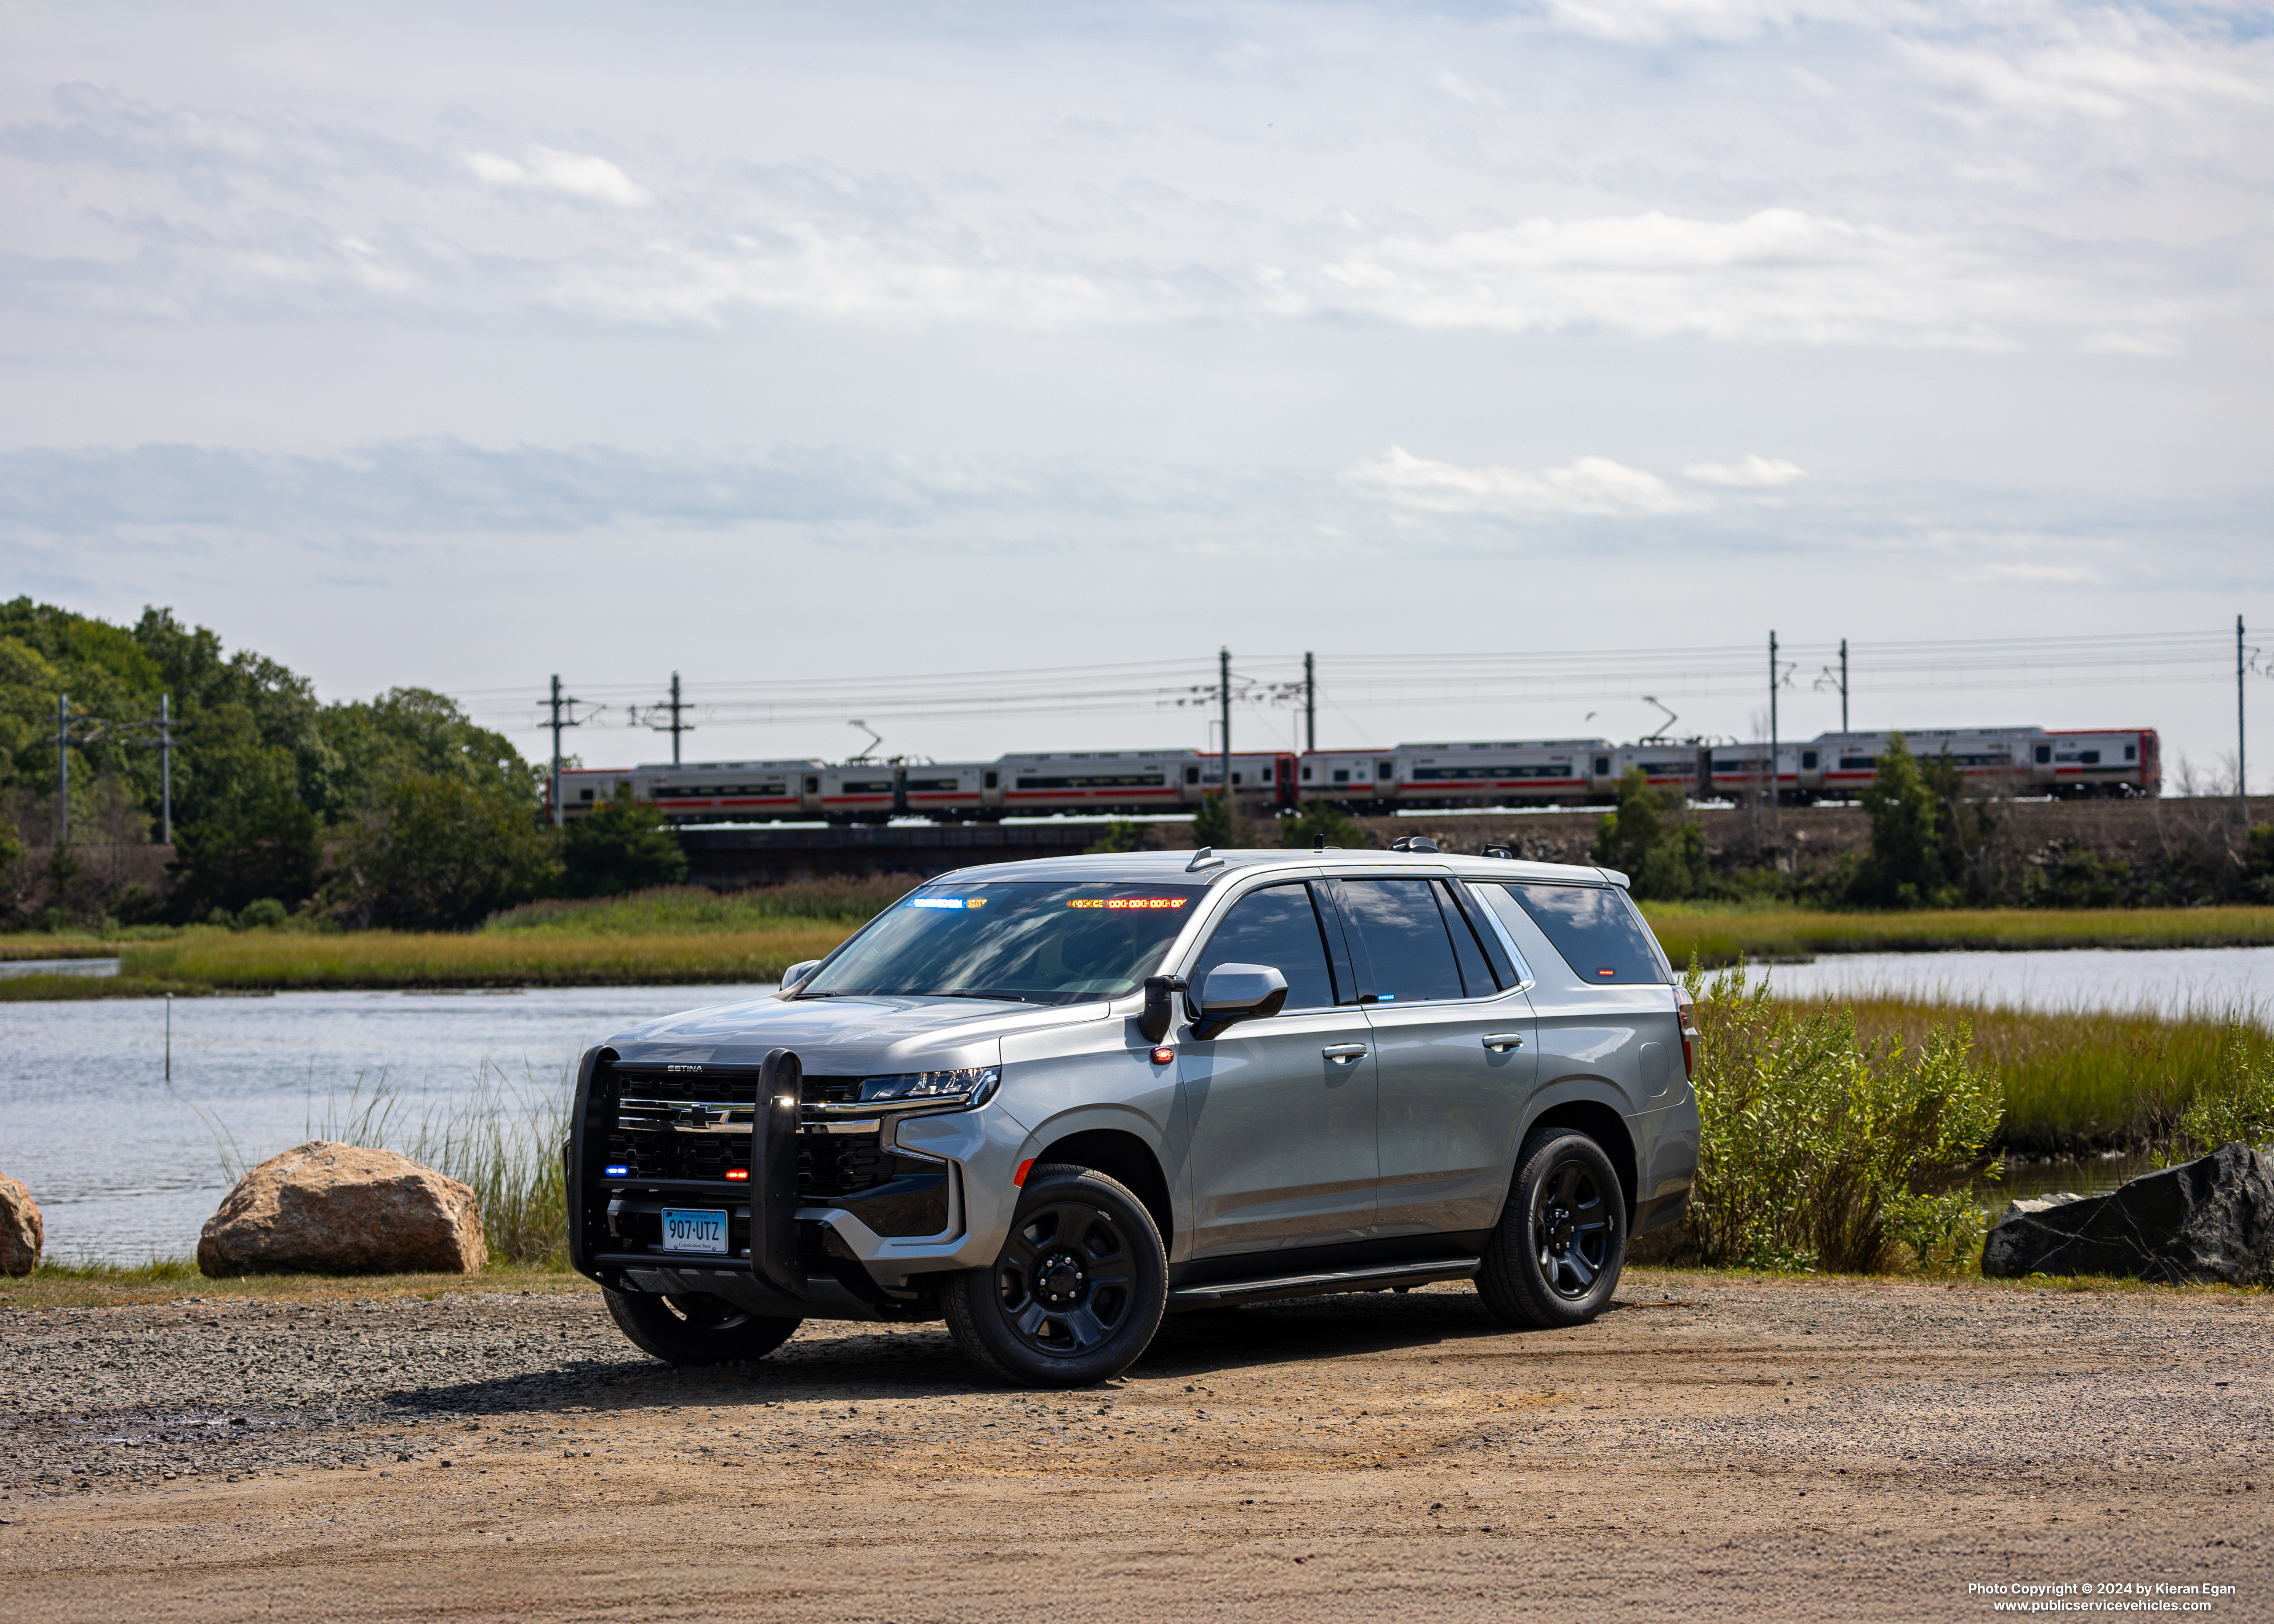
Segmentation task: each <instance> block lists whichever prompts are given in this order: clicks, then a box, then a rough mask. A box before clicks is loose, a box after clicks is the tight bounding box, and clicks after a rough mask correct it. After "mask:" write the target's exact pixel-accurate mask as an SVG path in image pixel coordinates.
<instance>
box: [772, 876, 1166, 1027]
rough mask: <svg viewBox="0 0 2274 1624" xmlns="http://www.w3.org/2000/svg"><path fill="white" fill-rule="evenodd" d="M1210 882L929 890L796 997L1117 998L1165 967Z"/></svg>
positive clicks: (890, 913)
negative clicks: (1165, 953) (1163, 960)
mask: <svg viewBox="0 0 2274 1624" xmlns="http://www.w3.org/2000/svg"><path fill="white" fill-rule="evenodd" d="M1204 889H1205V888H1204V887H1202V886H1198V885H1117V884H1100V883H1095V882H1093V883H1088V884H1058V885H1052V884H1047V883H1037V882H1035V881H1020V880H1013V881H1005V882H1001V883H995V884H981V885H956V884H940V885H927V886H925V887H923V888H922V890H920V891H915V893H914V894H912V895H910V896H907V897H903V898H901V899H900V901H899V902H897V903H895V904H894V905H893V906H892V907H891V908H889V909H887V910H886V911H885V913H884V914H881V915H879V916H878V918H877V921H876V922H875V923H874V924H872V925H870V927H869V929H867V930H865V931H863V932H862V934H861V936H859V937H858V938H857V939H855V941H853V942H852V943H850V944H847V947H846V949H845V951H843V952H841V953H840V954H839V955H838V956H837V957H836V958H835V959H832V960H831V961H830V962H829V963H828V964H827V965H826V966H824V967H823V969H822V970H821V971H820V972H819V973H818V974H816V975H815V976H814V977H813V978H812V979H811V980H810V981H808V982H807V983H806V984H805V987H804V989H802V991H801V992H799V994H798V995H797V996H800V997H802V998H825V997H831V996H837V997H843V996H849V995H853V994H856V993H898V994H902V995H912V996H926V995H928V996H936V997H947V996H955V997H966V998H1008V999H1013V1000H1016V1001H1018V1002H1020V1003H1023V1004H1077V1003H1080V1002H1081V1001H1082V1000H1083V999H1086V998H1118V997H1120V996H1123V995H1124V994H1126V993H1130V992H1134V991H1135V990H1136V989H1137V986H1138V983H1140V982H1141V981H1143V980H1144V979H1145V978H1146V977H1147V976H1148V975H1150V974H1152V973H1153V971H1154V969H1155V968H1156V966H1158V965H1159V964H1160V962H1161V955H1162V953H1163V951H1166V949H1167V948H1168V945H1169V944H1170V943H1171V942H1172V941H1174V940H1175V939H1176V935H1177V932H1178V929H1180V928H1181V927H1182V926H1183V924H1184V922H1185V921H1186V919H1188V918H1190V917H1191V914H1192V908H1193V903H1194V902H1195V901H1196V900H1197V899H1198V898H1200V896H1201V893H1202V891H1204Z"/></svg>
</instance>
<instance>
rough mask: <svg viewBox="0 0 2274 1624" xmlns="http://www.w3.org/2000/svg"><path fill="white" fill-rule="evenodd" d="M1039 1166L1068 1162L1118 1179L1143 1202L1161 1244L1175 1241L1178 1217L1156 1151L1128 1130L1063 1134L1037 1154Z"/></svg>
mask: <svg viewBox="0 0 2274 1624" xmlns="http://www.w3.org/2000/svg"><path fill="white" fill-rule="evenodd" d="M1035 1161H1036V1162H1065V1163H1067V1164H1070V1165H1072V1166H1074V1167H1083V1168H1088V1169H1090V1170H1091V1171H1092V1172H1094V1173H1103V1174H1104V1175H1105V1176H1106V1177H1108V1178H1111V1179H1117V1180H1118V1181H1119V1182H1120V1183H1122V1184H1126V1185H1127V1186H1128V1187H1129V1190H1130V1192H1131V1193H1132V1194H1133V1195H1134V1196H1136V1198H1137V1199H1138V1200H1140V1201H1141V1202H1142V1203H1143V1204H1144V1207H1145V1210H1146V1212H1147V1213H1148V1214H1150V1215H1151V1217H1152V1220H1153V1225H1154V1227H1155V1228H1156V1229H1158V1230H1160V1232H1161V1244H1163V1245H1164V1246H1166V1245H1170V1244H1173V1243H1174V1241H1175V1238H1176V1233H1177V1228H1176V1221H1177V1214H1176V1207H1175V1204H1174V1203H1173V1202H1172V1201H1171V1199H1169V1180H1168V1176H1167V1175H1166V1174H1164V1173H1163V1172H1162V1170H1161V1159H1160V1157H1159V1156H1157V1155H1156V1154H1154V1151H1153V1147H1151V1146H1150V1145H1148V1144H1147V1143H1146V1142H1145V1141H1144V1140H1143V1139H1140V1138H1139V1137H1138V1136H1137V1135H1136V1134H1134V1133H1132V1132H1129V1131H1128V1130H1126V1128H1083V1129H1080V1130H1077V1131H1076V1132H1072V1133H1067V1134H1063V1135H1061V1136H1059V1137H1058V1138H1057V1139H1052V1140H1050V1143H1048V1144H1047V1145H1045V1146H1044V1147H1043V1148H1042V1149H1041V1150H1040V1151H1038V1152H1037V1153H1035Z"/></svg>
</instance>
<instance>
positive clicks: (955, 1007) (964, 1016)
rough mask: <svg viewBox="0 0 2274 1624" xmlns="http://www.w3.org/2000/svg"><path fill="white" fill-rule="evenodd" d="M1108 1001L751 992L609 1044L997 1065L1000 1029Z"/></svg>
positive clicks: (860, 1070) (747, 1059)
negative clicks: (1059, 1003) (1040, 1005)
mask: <svg viewBox="0 0 2274 1624" xmlns="http://www.w3.org/2000/svg"><path fill="white" fill-rule="evenodd" d="M1109 1008H1110V1006H1109V1005H1107V1004H1103V1003H1096V1004H1066V1005H1065V1006H1063V1007H1050V1008H1044V1009H1037V1008H1035V1007H1034V1006H1032V1005H1030V1004H1011V1003H996V1002H993V1001H991V1000H983V999H978V998H903V997H882V996H860V997H848V998H789V999H784V998H753V999H751V1000H750V1001H749V1003H747V1004H713V1005H712V1007H711V1008H709V1009H703V1010H689V1011H685V1012H684V1013H681V1014H678V1015H666V1016H664V1017H663V1018H661V1019H658V1020H651V1021H646V1022H644V1023H643V1024H641V1025H639V1026H633V1027H630V1028H629V1029H628V1030H626V1031H624V1032H621V1033H618V1034H616V1035H615V1036H614V1037H613V1038H610V1039H609V1040H608V1046H609V1047H610V1048H611V1049H614V1050H615V1051H616V1053H617V1054H618V1055H619V1056H621V1057H622V1058H623V1059H625V1060H629V1061H636V1062H647V1063H655V1062H678V1063H681V1064H717V1065H756V1064H758V1063H759V1062H760V1061H762V1060H764V1058H765V1057H766V1051H767V1050H768V1049H790V1050H792V1051H794V1053H795V1054H796V1056H797V1057H798V1059H799V1061H800V1062H801V1063H802V1064H803V1065H804V1067H805V1070H806V1071H807V1073H808V1074H809V1075H811V1076H817V1077H848V1076H870V1075H875V1074H877V1073H878V1072H886V1071H946V1070H950V1069H952V1068H954V1067H959V1066H980V1065H994V1064H998V1063H999V1062H1000V1061H1001V1059H1002V1057H1003V1038H1004V1036H1005V1034H1009V1033H1013V1032H1031V1031H1034V1030H1035V1029H1036V1028H1038V1027H1049V1026H1073V1025H1075V1024H1078V1023H1081V1022H1084V1021H1094V1020H1103V1019H1105V1016H1106V1012H1107V1011H1108V1009H1109Z"/></svg>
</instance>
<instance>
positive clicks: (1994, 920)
mask: <svg viewBox="0 0 2274 1624" xmlns="http://www.w3.org/2000/svg"><path fill="white" fill-rule="evenodd" d="M1643 913H1644V914H1645V917H1647V918H1648V919H1649V921H1650V925H1651V929H1652V930H1653V932H1655V933H1656V935H1657V936H1658V939H1659V941H1660V944H1663V945H1664V947H1665V949H1666V951H1667V956H1668V958H1670V959H1673V961H1674V962H1675V964H1687V963H1688V962H1690V959H1692V958H1693V957H1694V958H1695V959H1697V960H1698V963H1699V964H1701V965H1704V966H1706V967H1707V968H1708V969H1715V968H1720V967H1721V966H1728V965H1732V964H1735V963H1736V962H1737V961H1738V960H1740V959H1750V960H1755V961H1758V960H1762V959H1792V958H1799V957H1806V956H1812V955H1815V954H1818V953H1892V952H1903V953H1915V952H1944V951H1960V950H1972V951H2024V950H2030V949H2037V950H2044V949H2057V948H2074V947H2118V948H2141V947H2259V946H2264V945H2267V944H2274V908H2265V907H2217V908H2103V909H2090V910H2088V909H2082V908H2080V909H2074V910H2067V909H2049V908H1948V909H1944V908H1918V909H1914V910H1911V911H1909V912H1906V913H1885V914H1835V913H1821V912H1818V911H1815V910H1812V909H1806V908H1791V907H1755V906H1745V905H1743V904H1737V905H1728V906H1720V905H1714V904H1707V903H1668V902H1653V903H1645V905H1644V906H1643Z"/></svg>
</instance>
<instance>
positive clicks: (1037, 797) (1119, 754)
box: [995, 750, 1201, 815]
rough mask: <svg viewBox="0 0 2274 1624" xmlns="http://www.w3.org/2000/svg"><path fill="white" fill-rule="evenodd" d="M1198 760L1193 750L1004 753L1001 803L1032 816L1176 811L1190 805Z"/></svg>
mask: <svg viewBox="0 0 2274 1624" xmlns="http://www.w3.org/2000/svg"><path fill="white" fill-rule="evenodd" d="M1197 761H1198V758H1197V757H1195V756H1193V753H1192V752H1191V751H1190V750H1043V751H1037V752H1035V753H1034V754H1032V755H1022V756H1001V757H999V758H998V760H997V761H996V763H995V768H996V771H998V772H999V773H1000V774H1001V775H1002V787H1001V789H1000V791H999V792H998V793H1000V794H1001V796H1002V800H1001V801H1000V802H999V805H1000V806H1001V808H1002V810H1003V811H1005V812H1009V813H1025V814H1028V815H1032V814H1036V813H1048V812H1098V813H1116V814H1126V813H1131V812H1162V811H1167V812H1174V811H1178V810H1179V809H1181V808H1183V807H1184V805H1185V803H1186V787H1187V785H1190V786H1198V785H1199V784H1200V782H1201V779H1200V771H1201V769H1200V768H1199V766H1198V765H1197V764H1196V763H1197ZM1188 774H1189V775H1191V776H1190V777H1189V778H1188V777H1187V775H1188ZM1193 799H1194V800H1195V801H1197V800H1198V799H1199V797H1198V795H1197V794H1195V795H1194V796H1193Z"/></svg>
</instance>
